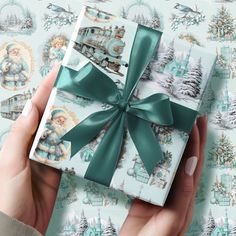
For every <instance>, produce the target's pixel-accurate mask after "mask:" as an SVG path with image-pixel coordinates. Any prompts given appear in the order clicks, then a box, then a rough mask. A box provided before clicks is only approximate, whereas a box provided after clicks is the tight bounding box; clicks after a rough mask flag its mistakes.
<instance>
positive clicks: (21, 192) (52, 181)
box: [0, 67, 207, 236]
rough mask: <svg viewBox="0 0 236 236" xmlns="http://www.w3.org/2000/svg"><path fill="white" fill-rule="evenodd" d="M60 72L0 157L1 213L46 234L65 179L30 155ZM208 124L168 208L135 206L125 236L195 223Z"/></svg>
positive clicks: (197, 131)
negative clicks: (61, 181)
mask: <svg viewBox="0 0 236 236" xmlns="http://www.w3.org/2000/svg"><path fill="white" fill-rule="evenodd" d="M57 72H58V67H57V68H55V69H54V70H53V71H52V72H51V73H50V74H49V75H48V77H47V78H46V79H45V80H44V81H43V83H42V85H41V86H40V87H39V89H38V90H37V93H36V95H35V96H34V98H33V99H32V102H28V103H27V106H26V107H25V109H24V111H23V113H22V115H21V116H20V117H19V118H18V120H17V121H16V122H15V123H14V124H13V126H12V129H11V131H10V133H9V135H8V137H7V139H6V141H5V144H4V146H3V148H2V150H1V152H0V186H1V188H0V211H2V212H4V213H5V214H7V215H8V216H10V217H14V218H16V219H18V220H19V221H22V222H24V223H25V224H28V225H31V226H33V227H34V228H36V229H37V230H38V231H39V232H41V233H42V234H44V233H45V231H46V229H47V227H48V224H49V221H50V218H51V215H52V211H53V208H54V204H55V200H56V194H57V190H58V187H59V183H60V177H61V174H60V172H59V171H58V170H56V169H53V168H50V167H48V166H44V165H41V164H39V163H36V162H33V161H30V160H29V158H28V153H29V148H30V146H31V144H32V139H33V136H34V133H35V132H36V129H37V127H38V123H39V120H40V117H41V116H42V114H43V111H44V108H45V106H46V103H47V100H48V97H49V95H50V92H51V89H52V87H53V84H54V81H55V78H56V75H57ZM206 123H207V121H206V118H200V119H198V121H197V123H196V124H195V125H194V128H193V130H192V133H191V136H190V140H189V142H188V146H187V149H186V151H185V154H184V157H183V159H182V162H181V164H180V168H179V170H178V173H177V176H176V178H175V181H174V184H173V187H172V190H171V192H170V194H169V198H168V200H167V203H166V205H165V207H158V206H153V205H151V204H148V203H145V202H142V201H140V200H136V201H135V203H134V204H133V206H132V207H131V210H130V212H129V215H128V217H127V219H126V221H125V223H124V225H123V227H122V230H121V234H120V235H122V236H126V235H128V236H132V235H135V236H136V235H141V236H143V235H145V236H149V235H150V236H157V235H158V236H159V235H160V236H174V235H184V232H185V231H186V229H187V227H188V225H189V223H190V221H191V218H192V213H193V204H194V198H195V194H196V189H197V186H198V183H199V179H200V175H201V170H202V165H203V159H204V146H205V142H206ZM197 163H198V164H197ZM196 164H197V166H196ZM195 167H196V170H195ZM194 170H195V171H194Z"/></svg>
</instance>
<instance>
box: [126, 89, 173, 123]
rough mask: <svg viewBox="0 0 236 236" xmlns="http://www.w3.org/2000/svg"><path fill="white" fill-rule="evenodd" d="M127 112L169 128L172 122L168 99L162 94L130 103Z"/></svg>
mask: <svg viewBox="0 0 236 236" xmlns="http://www.w3.org/2000/svg"><path fill="white" fill-rule="evenodd" d="M128 112H129V113H131V114H133V115H135V116H137V117H139V118H141V119H144V120H146V121H149V122H152V123H156V124H158V125H166V126H170V125H172V124H173V122H174V120H173V115H172V110H171V104H170V100H169V97H168V96H167V95H166V94H162V93H158V94H154V95H152V96H150V97H147V98H145V99H141V100H137V101H133V102H131V103H130V109H129V111H128Z"/></svg>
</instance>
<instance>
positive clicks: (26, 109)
mask: <svg viewBox="0 0 236 236" xmlns="http://www.w3.org/2000/svg"><path fill="white" fill-rule="evenodd" d="M32 106H33V105H32V102H31V100H27V102H26V104H25V106H24V109H23V111H22V113H21V114H22V116H24V117H27V116H28V115H29V114H30V112H31V110H32Z"/></svg>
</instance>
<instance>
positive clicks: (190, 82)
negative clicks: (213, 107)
mask: <svg viewBox="0 0 236 236" xmlns="http://www.w3.org/2000/svg"><path fill="white" fill-rule="evenodd" d="M163 38H164V39H162V42H161V44H160V46H159V49H158V52H157V56H156V59H154V60H153V61H151V63H150V64H149V66H148V67H147V70H146V71H145V73H144V75H143V77H142V81H141V82H140V85H139V88H142V87H143V86H144V87H148V88H152V89H153V90H156V91H158V92H163V93H165V94H168V95H169V96H170V99H171V100H172V101H174V102H176V103H179V104H181V105H184V106H187V107H190V108H192V109H196V110H197V109H199V107H200V104H201V99H202V96H203V93H204V91H205V89H206V86H207V83H208V79H209V78H210V75H211V73H212V71H211V69H209V68H212V66H213V65H214V63H215V57H214V55H211V54H208V53H207V52H203V51H201V50H200V51H201V56H200V55H199V54H200V52H199V51H198V50H199V47H197V46H196V45H193V44H186V43H183V42H181V41H180V40H177V39H176V40H171V41H170V40H168V35H163ZM203 60H204V61H203ZM140 93H142V90H141V89H140Z"/></svg>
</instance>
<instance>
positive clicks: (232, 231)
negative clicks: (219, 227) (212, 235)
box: [230, 225, 236, 236]
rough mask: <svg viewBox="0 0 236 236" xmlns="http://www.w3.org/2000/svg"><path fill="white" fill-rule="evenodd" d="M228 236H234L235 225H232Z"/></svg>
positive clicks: (235, 234) (235, 231)
mask: <svg viewBox="0 0 236 236" xmlns="http://www.w3.org/2000/svg"><path fill="white" fill-rule="evenodd" d="M230 236H236V225H234V226H233V227H232V228H231V230H230Z"/></svg>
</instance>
